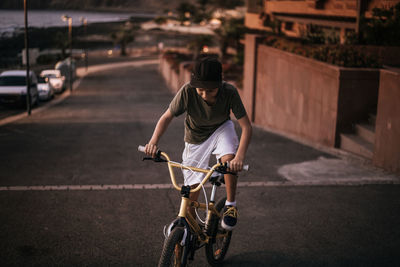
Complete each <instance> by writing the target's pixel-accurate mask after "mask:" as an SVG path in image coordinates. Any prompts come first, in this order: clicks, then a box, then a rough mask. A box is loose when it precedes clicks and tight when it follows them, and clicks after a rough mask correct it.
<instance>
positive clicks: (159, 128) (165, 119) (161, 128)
mask: <svg viewBox="0 0 400 267" xmlns="http://www.w3.org/2000/svg"><path fill="white" fill-rule="evenodd" d="M172 118H173V116H172V114H171V113H170V112H169V110H167V111H166V112H165V113H164V114H163V115H162V116H161V118H160V119H159V120H158V122H157V125H156V127H155V129H154V132H153V136H152V137H151V139H150V141H149V144H153V145H157V144H158V141H159V140H160V138H161V136H162V135H163V134H164V132H165V130H167V128H168V125H169V123H170V122H171V120H172Z"/></svg>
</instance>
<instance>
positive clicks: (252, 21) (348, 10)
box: [245, 0, 400, 43]
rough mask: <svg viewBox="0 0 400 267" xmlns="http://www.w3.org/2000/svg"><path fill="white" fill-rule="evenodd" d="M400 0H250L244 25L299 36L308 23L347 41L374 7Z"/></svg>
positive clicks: (248, 0) (385, 5) (393, 3)
mask: <svg viewBox="0 0 400 267" xmlns="http://www.w3.org/2000/svg"><path fill="white" fill-rule="evenodd" d="M399 2H400V0H295V1H286V0H247V1H246V6H247V12H246V17H245V25H246V26H247V27H248V28H250V29H258V30H269V31H271V30H273V27H279V30H280V31H281V32H282V33H284V34H285V35H288V36H293V37H299V36H301V35H302V34H303V33H304V32H305V31H306V30H307V25H315V26H318V27H320V28H321V29H325V30H328V31H333V32H335V33H336V34H337V36H338V38H340V42H341V43H344V41H345V39H346V35H347V34H348V33H349V32H356V31H358V25H359V24H358V22H359V19H360V17H361V16H365V17H366V18H368V17H371V15H372V10H373V9H374V8H375V7H378V8H383V7H384V8H388V7H391V6H394V5H395V4H397V3H399Z"/></svg>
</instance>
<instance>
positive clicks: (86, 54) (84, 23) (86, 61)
mask: <svg viewBox="0 0 400 267" xmlns="http://www.w3.org/2000/svg"><path fill="white" fill-rule="evenodd" d="M80 20H81V23H82V24H83V27H84V30H85V38H87V19H86V18H84V17H81V19H80ZM86 41H87V40H86ZM84 50H85V70H86V71H87V69H88V63H89V57H88V56H89V55H88V48H87V43H85V47H84Z"/></svg>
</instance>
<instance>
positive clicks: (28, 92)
mask: <svg viewBox="0 0 400 267" xmlns="http://www.w3.org/2000/svg"><path fill="white" fill-rule="evenodd" d="M27 2H28V0H24V17H25V57H26V62H25V63H26V109H27V112H28V115H31V79H30V78H31V77H30V75H29V72H30V71H29V39H28V6H27ZM38 97H39V96H38Z"/></svg>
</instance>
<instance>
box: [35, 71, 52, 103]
mask: <svg viewBox="0 0 400 267" xmlns="http://www.w3.org/2000/svg"><path fill="white" fill-rule="evenodd" d="M37 88H38V91H39V99H40V100H50V99H52V98H53V97H54V90H53V87H52V86H50V83H49V78H47V77H43V76H39V77H38V86H37Z"/></svg>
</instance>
